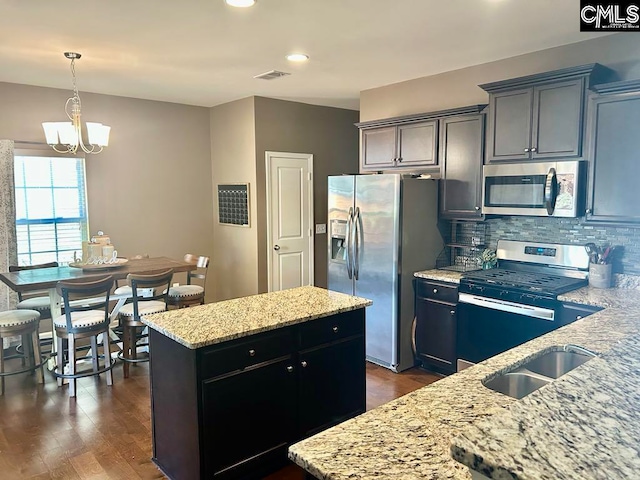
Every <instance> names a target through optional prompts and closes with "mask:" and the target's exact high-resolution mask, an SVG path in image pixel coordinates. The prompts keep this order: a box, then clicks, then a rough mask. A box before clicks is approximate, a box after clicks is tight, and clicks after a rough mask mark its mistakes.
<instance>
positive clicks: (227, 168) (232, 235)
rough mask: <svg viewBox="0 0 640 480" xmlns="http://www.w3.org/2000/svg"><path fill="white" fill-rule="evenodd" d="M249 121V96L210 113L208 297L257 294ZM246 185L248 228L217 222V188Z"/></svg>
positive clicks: (252, 121) (252, 130)
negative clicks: (211, 216)
mask: <svg viewBox="0 0 640 480" xmlns="http://www.w3.org/2000/svg"><path fill="white" fill-rule="evenodd" d="M255 152H256V150H255V117H254V101H253V97H249V98H245V99H242V100H237V101H235V102H230V103H226V104H223V105H218V106H217V107H214V108H212V109H211V165H212V179H213V192H212V194H213V204H214V206H215V210H214V223H213V243H214V245H216V248H215V250H214V252H213V258H212V264H211V268H212V272H211V273H212V275H213V278H214V292H215V293H214V298H215V299H216V300H227V299H229V298H235V297H241V296H245V295H254V294H256V293H258V233H257V232H258V227H257V223H258V221H257V217H258V200H257V194H256V165H255V158H256V153H255ZM220 183H248V184H249V201H250V219H249V224H250V225H249V227H237V226H233V225H223V224H220V223H218V196H217V185H218V184H220Z"/></svg>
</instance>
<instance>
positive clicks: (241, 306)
mask: <svg viewBox="0 0 640 480" xmlns="http://www.w3.org/2000/svg"><path fill="white" fill-rule="evenodd" d="M371 304H372V302H371V300H367V299H364V298H359V297H353V296H351V295H345V294H342V293H337V292H332V291H330V290H325V289H323V288H318V287H299V288H292V289H289V290H282V291H279V292H271V293H264V294H261V295H252V296H250V297H242V298H236V299H233V300H226V301H223V302H217V303H209V304H206V305H200V306H196V307H189V308H182V309H178V310H170V311H168V312H163V313H158V314H155V315H149V316H146V317H143V322H144V323H145V324H147V325H148V326H149V327H150V328H153V329H154V330H157V331H158V332H160V333H162V334H163V335H165V336H167V337H169V338H171V339H173V340H175V341H176V342H178V343H180V344H182V345H184V346H185V347H187V348H191V349H197V348H201V347H205V346H207V345H213V344H216V343H222V342H226V341H227V340H233V339H235V338H240V337H245V336H248V335H254V334H256V333H260V332H266V331H268V330H275V329H276V328H282V327H286V326H289V325H294V324H297V323H302V322H306V321H309V320H313V319H316V318H321V317H327V316H329V315H334V314H337V313H342V312H348V311H350V310H356V309H358V308H364V307H367V306H369V305H371Z"/></svg>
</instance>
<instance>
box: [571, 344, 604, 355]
mask: <svg viewBox="0 0 640 480" xmlns="http://www.w3.org/2000/svg"><path fill="white" fill-rule="evenodd" d="M562 350H564V351H565V352H576V353H583V354H584V355H588V356H589V357H597V356H598V355H599V353H598V352H594V351H593V350H589V349H588V348H584V347H581V346H580V345H575V344H573V343H567V344H565V346H564V347H562Z"/></svg>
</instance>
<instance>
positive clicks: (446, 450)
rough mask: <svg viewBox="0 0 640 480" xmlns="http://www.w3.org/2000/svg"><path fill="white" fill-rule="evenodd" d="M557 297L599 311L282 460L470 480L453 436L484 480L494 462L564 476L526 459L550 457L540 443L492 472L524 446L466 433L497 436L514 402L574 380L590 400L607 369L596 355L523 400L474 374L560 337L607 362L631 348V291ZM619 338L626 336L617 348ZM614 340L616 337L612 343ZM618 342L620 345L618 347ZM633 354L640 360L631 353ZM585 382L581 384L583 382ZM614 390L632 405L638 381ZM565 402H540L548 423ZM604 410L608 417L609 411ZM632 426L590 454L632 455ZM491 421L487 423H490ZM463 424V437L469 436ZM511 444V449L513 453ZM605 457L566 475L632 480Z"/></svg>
mask: <svg viewBox="0 0 640 480" xmlns="http://www.w3.org/2000/svg"><path fill="white" fill-rule="evenodd" d="M560 300H562V301H568V302H576V303H579V302H581V301H582V302H584V303H590V304H592V305H597V306H603V307H606V308H605V310H602V311H600V312H598V313H595V314H593V315H590V316H588V317H586V318H583V319H582V320H578V321H576V322H574V323H572V324H570V325H567V326H565V327H563V328H560V329H558V330H554V331H552V332H550V333H548V334H546V335H544V336H541V337H538V338H536V339H534V340H531V341H529V342H527V343H525V344H523V345H520V346H518V347H515V348H513V349H511V350H509V351H507V352H504V353H502V354H500V355H497V356H495V357H492V358H490V359H488V360H486V361H484V362H482V363H480V364H477V365H475V366H473V367H471V368H468V369H466V370H463V371H461V372H459V373H457V374H455V375H451V376H449V377H446V378H444V379H442V380H439V381H437V382H436V383H434V384H432V385H429V386H427V387H423V388H421V389H419V390H417V391H415V392H413V393H410V394H408V395H405V396H404V397H401V398H399V399H397V400H394V401H393V402H390V403H388V404H386V405H383V406H381V407H379V408H377V409H374V410H371V411H369V412H367V413H365V414H363V415H360V416H358V417H356V418H354V419H351V420H349V421H347V422H344V423H342V424H340V425H338V426H336V427H334V428H331V429H329V430H327V431H325V432H322V433H320V434H318V435H315V436H314V437H311V438H308V439H306V440H303V441H301V442H299V443H297V444H294V445H292V446H291V447H290V449H289V458H290V459H291V460H293V461H294V462H295V463H297V464H298V465H300V466H301V467H303V468H305V469H306V470H307V471H308V472H309V473H311V474H312V475H314V476H315V477H317V478H319V479H332V480H342V479H345V480H346V479H349V480H353V479H383V478H384V479H391V478H393V479H424V478H429V479H430V478H434V479H435V478H438V479H440V478H443V479H470V478H471V472H470V470H469V469H468V468H467V467H466V466H464V465H463V464H461V463H458V462H457V461H456V460H454V459H453V458H452V456H451V448H452V446H451V442H452V440H453V442H454V444H453V445H454V446H453V451H454V453H455V455H456V458H459V459H461V460H463V461H465V464H466V465H470V466H471V467H472V468H478V469H479V470H482V471H483V472H484V474H485V475H489V476H490V475H491V474H492V473H491V472H492V468H495V470H493V471H495V472H496V476H495V478H564V477H556V476H554V475H549V472H548V471H546V472H545V474H546V476H544V475H543V476H538V472H540V471H541V470H540V468H536V467H535V465H536V464H537V463H539V462H541V463H544V462H546V461H549V459H548V458H545V457H544V455H550V456H553V455H554V452H553V451H545V450H544V449H541V450H542V454H541V455H539V456H538V458H536V459H533V460H531V461H530V462H529V463H527V465H526V466H527V468H528V470H526V471H523V470H522V469H518V468H517V466H518V465H516V467H515V470H508V473H509V474H513V475H515V476H508V477H507V476H499V475H498V474H499V473H505V470H499V469H498V467H500V466H503V464H502V463H500V461H501V454H502V453H504V456H505V457H507V458H508V459H514V458H517V453H518V452H519V453H522V452H523V451H524V452H526V447H525V448H524V450H523V449H522V445H523V444H522V441H523V440H522V438H521V439H520V442H521V443H517V442H511V441H509V442H507V443H506V444H502V445H501V448H502V449H499V448H494V447H495V444H491V443H490V441H489V440H488V441H487V442H483V441H481V440H480V434H479V433H478V432H477V431H475V433H473V432H474V429H475V428H478V427H474V426H475V425H480V426H481V427H482V428H485V429H486V430H487V431H491V432H493V433H494V434H495V435H499V432H500V429H499V428H498V427H499V426H500V425H502V424H503V420H502V418H503V416H505V415H506V416H508V415H510V412H513V411H521V412H522V415H527V413H526V410H524V406H523V405H524V404H525V403H530V404H535V403H539V402H546V401H548V399H549V396H551V397H553V395H554V393H553V392H554V391H555V389H556V388H560V385H561V384H562V383H572V384H575V388H577V389H579V391H580V392H581V393H580V395H581V396H582V397H583V398H584V397H594V396H595V394H596V391H597V384H598V379H599V376H601V375H606V374H607V373H610V372H611V370H610V368H609V367H607V361H606V354H605V355H604V356H603V357H604V358H603V359H600V358H598V359H593V360H591V361H589V362H587V363H585V364H584V365H581V366H580V367H578V368H576V369H575V370H573V371H571V372H569V373H568V374H566V375H565V376H563V377H561V378H560V379H558V380H556V381H554V382H552V383H551V384H549V385H547V386H545V387H542V388H541V389H540V390H538V391H536V392H534V393H532V394H531V395H530V396H529V397H527V398H525V401H526V402H523V401H522V400H516V399H514V398H511V397H508V396H506V395H503V394H501V393H498V392H495V391H493V390H489V389H488V388H486V387H485V386H484V385H483V384H482V381H483V380H485V379H488V378H491V377H494V376H496V375H498V374H500V373H502V372H504V371H506V370H510V369H512V368H513V367H514V366H517V365H521V364H523V363H525V362H526V361H527V360H528V359H530V358H532V357H533V356H536V355H539V354H540V352H541V351H545V350H547V351H548V350H550V349H554V348H557V347H558V346H562V345H565V344H567V343H572V344H578V345H581V346H583V347H585V348H588V349H591V350H594V351H597V352H600V353H605V352H609V351H611V354H610V355H612V357H611V358H615V359H620V358H624V355H629V354H630V353H631V352H630V349H631V350H633V348H632V347H630V346H627V345H633V339H632V337H633V336H634V335H639V334H640V306H639V305H640V291H639V290H635V289H624V291H622V290H621V289H609V290H598V289H592V288H589V287H585V288H582V289H579V290H576V291H574V292H570V293H567V294H564V295H562V296H561V297H560ZM626 339H632V340H631V342H630V343H629V344H626V343H625V340H626ZM619 342H622V343H620V345H618V343H619ZM614 347H615V348H614ZM618 348H621V349H622V350H620V351H618ZM638 360H639V361H640V355H639V356H638ZM616 361H617V360H616ZM626 368H628V365H627V367H626ZM577 375H585V376H586V377H583V378H582V379H581V380H580V381H576V378H579V377H576V376H577ZM586 378H589V379H590V381H586ZM620 386H621V387H622V388H617V389H615V390H612V392H616V394H618V395H620V397H618V399H617V400H616V401H617V402H624V401H625V398H628V399H631V402H635V396H636V395H637V394H636V391H637V389H638V385H637V384H633V385H625V384H624V382H622V385H620ZM625 395H628V397H625ZM528 399H529V400H528ZM608 400H609V399H608ZM574 401H575V398H574V397H571V396H565V397H564V398H563V399H562V402H563V403H554V402H552V401H550V400H549V403H550V404H551V405H553V406H555V407H556V413H555V415H556V420H557V422H558V423H556V424H555V427H556V428H557V427H558V426H559V425H560V424H562V422H563V420H564V417H566V412H567V411H572V409H573V407H574V404H573V402H574ZM634 404H635V403H634ZM632 406H633V405H631V407H632ZM558 408H559V410H558ZM576 410H577V411H576V413H575V415H574V418H583V419H584V420H585V421H587V422H588V421H592V420H593V417H592V416H591V415H588V414H585V415H584V416H582V413H583V411H581V410H580V409H576ZM601 410H604V411H606V410H607V409H606V408H602V409H601ZM538 413H539V410H536V409H531V410H529V413H528V415H529V417H530V419H531V422H532V424H534V425H535V424H536V421H537V418H536V415H538ZM585 413H586V412H585ZM610 413H611V414H612V415H615V414H616V412H615V411H611V412H610ZM603 420H604V422H605V424H606V422H607V421H608V420H607V419H606V417H605V418H604V419H603ZM516 423H517V422H516ZM635 423H636V422H633V423H629V424H628V425H629V428H628V430H627V431H626V432H624V438H625V439H627V440H628V441H627V442H625V443H624V444H620V445H618V446H617V447H619V449H616V447H615V446H613V447H612V448H611V449H610V450H604V451H603V450H601V451H600V452H599V455H594V458H597V459H598V460H602V458H603V456H604V457H609V458H612V459H614V460H615V457H618V456H620V455H627V454H628V453H629V452H633V451H635V452H636V453H635V455H636V458H637V444H636V443H635V440H634V439H635V438H637V435H636V434H637V430H636V429H635ZM492 425H495V429H494V428H493V427H492ZM593 428H594V430H593V431H594V432H597V431H598V429H599V428H604V427H603V426H602V424H600V425H594V426H593ZM468 429H470V431H471V432H472V433H468V432H469V430H468ZM465 432H466V433H465ZM562 432H563V431H562V430H560V431H559V432H556V433H558V434H559V435H560V436H562ZM514 435H516V433H514ZM597 435H598V434H597V433H594V435H593V436H592V437H591V438H589V439H588V440H589V441H588V442H586V441H584V440H585V437H584V436H581V437H580V438H579V439H574V440H577V441H578V444H577V445H573V448H575V449H576V451H578V450H579V451H580V459H584V458H587V457H588V456H589V455H590V454H595V452H596V450H598V449H599V448H600V445H599V443H598V440H597ZM492 438H495V437H492ZM571 440H572V439H571V438H566V439H565V446H568V447H569V448H570V447H571V445H572V444H571ZM525 443H526V442H525ZM608 445H611V444H608ZM516 448H517V449H519V450H515V449H516ZM634 449H635V450H634ZM538 453H540V452H538ZM565 453H566V450H565ZM485 454H486V455H487V456H488V459H485V462H486V465H485V464H484V463H482V462H481V460H480V459H482V458H484V457H483V455H485ZM614 460H612V461H611V462H610V463H609V464H606V463H602V465H603V468H605V470H603V471H600V472H598V473H597V474H592V475H591V476H589V475H588V474H587V475H585V474H584V471H583V472H582V473H583V475H582V477H580V473H579V472H578V473H577V474H576V475H577V477H575V478H578V477H580V478H631V477H630V476H628V475H629V469H628V465H627V467H626V468H621V469H620V470H614V469H606V467H607V465H611V464H614V463H615V461H614ZM510 465H511V464H510ZM483 467H486V468H483ZM625 475H627V476H625ZM567 478H573V477H567Z"/></svg>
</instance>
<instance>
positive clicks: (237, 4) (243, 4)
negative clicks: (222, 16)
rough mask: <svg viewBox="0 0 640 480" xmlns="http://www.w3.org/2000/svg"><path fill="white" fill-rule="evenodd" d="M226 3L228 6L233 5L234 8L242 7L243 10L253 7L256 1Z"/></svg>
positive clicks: (234, 0) (229, 1)
mask: <svg viewBox="0 0 640 480" xmlns="http://www.w3.org/2000/svg"><path fill="white" fill-rule="evenodd" d="M224 1H225V2H226V4H227V5H231V6H232V7H241V8H246V7H252V6H253V5H254V4H255V3H256V0H224Z"/></svg>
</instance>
